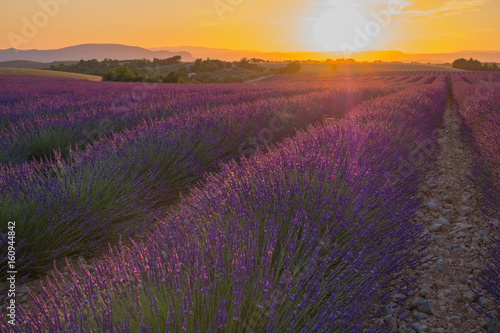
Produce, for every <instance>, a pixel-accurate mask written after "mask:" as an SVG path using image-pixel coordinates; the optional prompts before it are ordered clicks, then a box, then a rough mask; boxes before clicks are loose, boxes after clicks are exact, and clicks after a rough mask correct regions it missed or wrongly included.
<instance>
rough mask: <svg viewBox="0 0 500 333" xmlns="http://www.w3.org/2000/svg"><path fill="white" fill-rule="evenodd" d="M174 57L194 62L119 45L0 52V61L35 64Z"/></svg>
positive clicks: (177, 53)
mask: <svg viewBox="0 0 500 333" xmlns="http://www.w3.org/2000/svg"><path fill="white" fill-rule="evenodd" d="M175 55H180V56H182V60H183V61H188V62H189V61H193V60H195V59H194V58H193V57H192V56H191V54H190V53H188V52H184V51H176V52H170V51H152V50H147V49H144V48H142V47H137V46H127V45H121V44H82V45H76V46H70V47H65V48H62V49H55V50H16V49H13V48H10V49H7V50H0V61H13V60H25V61H35V62H45V63H47V62H53V61H71V60H81V59H83V60H91V59H97V60H99V61H102V60H104V59H105V58H108V59H118V60H132V59H144V58H145V59H149V60H153V59H154V58H159V59H165V58H170V57H173V56H175Z"/></svg>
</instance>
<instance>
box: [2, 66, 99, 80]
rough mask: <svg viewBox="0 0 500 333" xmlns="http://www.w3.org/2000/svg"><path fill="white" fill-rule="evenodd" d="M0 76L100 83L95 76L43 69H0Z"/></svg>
mask: <svg viewBox="0 0 500 333" xmlns="http://www.w3.org/2000/svg"><path fill="white" fill-rule="evenodd" d="M0 75H34V76H55V77H68V78H72V79H79V80H86V81H101V77H100V76H96V75H86V74H78V73H68V72H58V71H49V70H43V69H27V68H0Z"/></svg>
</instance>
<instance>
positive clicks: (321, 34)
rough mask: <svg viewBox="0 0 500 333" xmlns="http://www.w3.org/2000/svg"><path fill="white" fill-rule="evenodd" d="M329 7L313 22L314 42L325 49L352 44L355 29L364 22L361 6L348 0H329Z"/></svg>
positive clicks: (359, 27) (332, 49) (361, 26)
mask: <svg viewBox="0 0 500 333" xmlns="http://www.w3.org/2000/svg"><path fill="white" fill-rule="evenodd" d="M327 4H328V5H329V7H330V9H328V10H327V11H326V12H324V13H323V14H322V15H321V16H320V17H319V18H318V19H317V20H316V21H315V23H314V28H313V37H314V42H315V43H316V44H318V45H319V46H321V47H322V48H323V49H324V50H326V51H340V50H342V45H343V44H344V43H347V44H352V43H353V40H354V38H355V36H356V31H357V30H359V29H362V28H363V26H364V25H365V23H366V19H365V17H364V15H363V8H362V7H361V6H358V5H357V4H356V3H355V2H353V1H350V0H342V1H330V2H328V3H327Z"/></svg>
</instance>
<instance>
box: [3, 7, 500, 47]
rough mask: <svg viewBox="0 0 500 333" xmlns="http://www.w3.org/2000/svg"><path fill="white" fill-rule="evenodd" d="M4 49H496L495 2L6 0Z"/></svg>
mask: <svg viewBox="0 0 500 333" xmlns="http://www.w3.org/2000/svg"><path fill="white" fill-rule="evenodd" d="M0 5H1V11H0V31H1V32H2V33H1V38H0V49H7V48H10V47H16V48H18V49H35V48H36V49H53V48H60V47H65V46H71V45H76V44H83V43H120V44H127V45H134V46H142V47H146V48H153V47H163V46H181V45H193V46H208V47H217V48H231V49H246V50H261V51H282V52H284V51H343V50H344V49H345V48H347V49H349V48H355V49H357V50H400V51H403V52H411V53H427V52H429V53H437V52H453V51H459V50H500V38H499V37H500V24H499V22H498V20H499V18H500V1H498V0H451V1H443V0H327V1H311V0H221V1H214V0H182V1H172V0H149V1H126V0H120V1H119V0H23V1H19V0H0Z"/></svg>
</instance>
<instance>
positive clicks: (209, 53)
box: [150, 46, 500, 63]
mask: <svg viewBox="0 0 500 333" xmlns="http://www.w3.org/2000/svg"><path fill="white" fill-rule="evenodd" d="M150 50H154V51H159V50H168V51H171V52H179V51H181V50H182V51H187V52H189V53H190V54H192V56H193V57H195V58H213V59H221V60H226V61H234V60H240V59H241V58H243V57H247V58H261V59H265V60H272V61H280V60H304V59H313V60H325V59H328V58H330V59H337V58H347V57H352V58H354V59H356V60H357V61H375V60H382V61H402V62H422V63H445V62H453V61H454V60H456V59H459V58H466V59H468V58H471V57H472V58H475V59H478V60H480V61H482V62H500V51H459V52H453V53H422V54H412V53H403V52H400V51H364V52H357V53H352V54H344V53H343V52H261V51H253V50H230V49H218V48H210V47H200V46H177V47H168V46H166V47H160V48H151V49H150Z"/></svg>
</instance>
